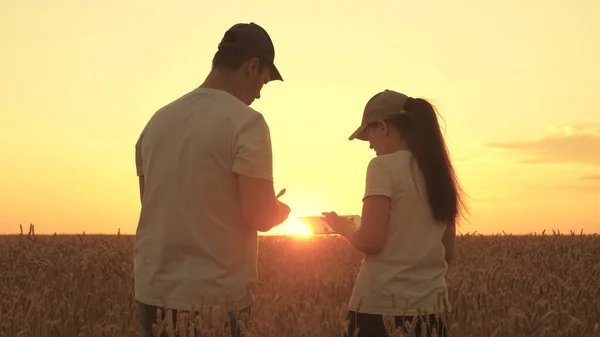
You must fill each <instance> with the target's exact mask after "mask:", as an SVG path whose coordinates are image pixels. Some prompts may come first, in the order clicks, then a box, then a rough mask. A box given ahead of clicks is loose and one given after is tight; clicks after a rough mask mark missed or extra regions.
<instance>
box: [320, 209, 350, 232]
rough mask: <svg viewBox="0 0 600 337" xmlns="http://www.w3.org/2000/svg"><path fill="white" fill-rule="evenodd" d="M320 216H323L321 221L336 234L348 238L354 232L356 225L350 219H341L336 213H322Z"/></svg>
mask: <svg viewBox="0 0 600 337" xmlns="http://www.w3.org/2000/svg"><path fill="white" fill-rule="evenodd" d="M321 214H323V217H322V218H321V219H323V221H325V222H326V223H327V224H328V225H329V227H331V229H333V230H334V231H335V232H336V233H338V234H341V235H343V236H348V235H351V234H352V233H354V232H355V231H356V224H355V223H354V221H353V220H352V218H343V217H341V216H339V215H338V214H337V213H336V212H323V213H321Z"/></svg>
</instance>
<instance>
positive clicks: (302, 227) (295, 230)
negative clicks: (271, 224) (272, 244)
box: [280, 217, 313, 236]
mask: <svg viewBox="0 0 600 337" xmlns="http://www.w3.org/2000/svg"><path fill="white" fill-rule="evenodd" d="M280 230H281V234H283V235H294V236H310V235H313V232H312V231H311V230H310V228H309V227H308V226H307V225H306V224H305V223H303V222H302V221H300V220H299V219H298V218H295V217H294V218H288V219H287V220H286V221H285V222H284V223H282V224H281V226H280Z"/></svg>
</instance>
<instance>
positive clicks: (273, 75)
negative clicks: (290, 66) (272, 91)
mask: <svg viewBox="0 0 600 337" xmlns="http://www.w3.org/2000/svg"><path fill="white" fill-rule="evenodd" d="M271 81H282V82H283V77H281V74H280V73H279V70H278V69H277V67H276V66H275V65H274V64H273V65H272V66H271Z"/></svg>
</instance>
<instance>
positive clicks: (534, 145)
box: [487, 123, 600, 166]
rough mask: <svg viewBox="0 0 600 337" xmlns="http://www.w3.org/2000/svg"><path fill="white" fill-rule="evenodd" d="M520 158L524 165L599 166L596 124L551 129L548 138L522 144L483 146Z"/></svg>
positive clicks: (599, 134) (599, 138)
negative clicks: (564, 164) (571, 164)
mask: <svg viewBox="0 0 600 337" xmlns="http://www.w3.org/2000/svg"><path fill="white" fill-rule="evenodd" d="M487 147H489V148H497V149H501V150H504V151H507V152H512V153H514V154H516V155H519V156H522V157H524V158H523V159H521V161H522V162H526V163H575V164H584V165H593V166H600V123H599V124H586V125H567V126H563V127H560V128H553V129H552V130H551V132H550V134H549V135H546V136H545V137H543V138H541V139H538V140H535V141H526V142H494V143H489V144H487Z"/></svg>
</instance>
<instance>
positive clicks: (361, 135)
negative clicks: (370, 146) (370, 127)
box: [348, 125, 367, 140]
mask: <svg viewBox="0 0 600 337" xmlns="http://www.w3.org/2000/svg"><path fill="white" fill-rule="evenodd" d="M366 129H367V126H366V125H361V126H359V127H358V129H356V131H354V133H353V134H352V135H350V138H348V139H349V140H353V139H358V140H367V137H366V135H365V130H366Z"/></svg>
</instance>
